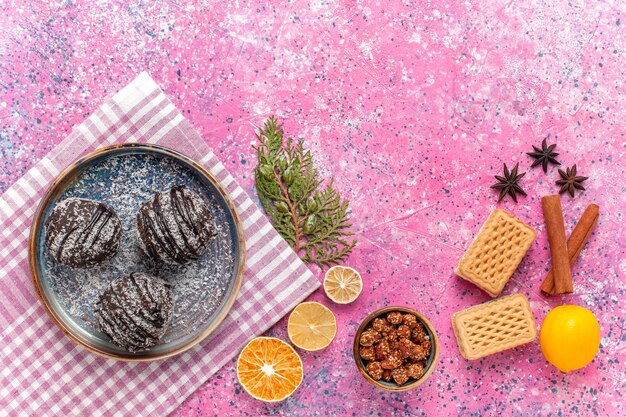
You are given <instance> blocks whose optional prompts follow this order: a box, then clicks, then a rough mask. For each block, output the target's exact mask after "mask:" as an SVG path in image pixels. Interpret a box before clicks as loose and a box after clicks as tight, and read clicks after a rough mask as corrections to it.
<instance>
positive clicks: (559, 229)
mask: <svg viewBox="0 0 626 417" xmlns="http://www.w3.org/2000/svg"><path fill="white" fill-rule="evenodd" d="M541 205H542V206H543V218H544V221H545V222H546V230H547V231H548V242H549V243H550V257H551V258H552V270H553V271H554V273H553V274H554V292H555V293H556V294H565V293H570V292H572V291H574V285H573V284H572V273H571V271H570V267H569V254H568V252H567V241H566V239H565V225H564V224H563V210H562V209H561V197H560V196H559V195H558V194H556V195H547V196H544V197H542V198H541Z"/></svg>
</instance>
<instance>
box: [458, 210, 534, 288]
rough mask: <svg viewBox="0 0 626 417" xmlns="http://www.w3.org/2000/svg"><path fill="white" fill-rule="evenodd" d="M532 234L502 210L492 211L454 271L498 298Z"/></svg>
mask: <svg viewBox="0 0 626 417" xmlns="http://www.w3.org/2000/svg"><path fill="white" fill-rule="evenodd" d="M535 236H536V233H535V231H534V230H533V229H532V228H531V227H530V226H528V225H527V224H526V223H524V222H522V221H521V220H518V219H516V218H515V217H513V216H512V215H511V214H510V213H508V212H507V211H505V210H500V209H498V210H494V211H493V212H492V213H491V215H490V216H489V218H488V219H487V221H486V222H485V224H484V225H483V227H482V228H481V230H480V231H479V233H478V235H477V236H476V239H475V240H474V242H472V244H471V245H470V247H469V249H468V250H467V252H466V253H465V255H463V257H462V258H461V261H460V262H459V265H458V267H457V269H456V273H457V274H458V275H459V276H461V277H462V278H464V279H466V280H468V281H470V282H472V283H474V284H476V285H477V286H478V287H480V288H482V289H483V290H485V291H486V292H487V293H488V294H489V295H491V296H492V297H497V296H498V295H499V294H500V293H501V292H502V290H503V289H504V286H505V285H506V283H507V282H508V281H509V279H510V278H511V276H512V275H513V273H514V272H515V270H516V269H517V266H518V265H519V263H520V262H521V261H522V258H523V257H524V255H526V252H527V251H528V249H530V246H531V245H532V243H533V241H534V240H535Z"/></svg>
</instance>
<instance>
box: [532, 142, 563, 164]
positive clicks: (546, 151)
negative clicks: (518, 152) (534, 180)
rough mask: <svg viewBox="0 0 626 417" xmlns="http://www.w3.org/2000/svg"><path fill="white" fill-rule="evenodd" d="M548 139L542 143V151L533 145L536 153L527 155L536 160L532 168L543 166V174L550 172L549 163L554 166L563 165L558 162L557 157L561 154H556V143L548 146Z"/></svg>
mask: <svg viewBox="0 0 626 417" xmlns="http://www.w3.org/2000/svg"><path fill="white" fill-rule="evenodd" d="M546 139H547V138H546ZM546 139H544V140H543V142H541V149H539V148H538V147H536V146H535V145H533V149H534V150H535V152H527V153H526V155H528V156H532V157H533V158H535V160H534V162H533V164H532V165H531V166H530V167H531V168H533V167H536V166H537V165H539V164H541V167H542V168H543V172H545V173H547V172H548V162H551V163H553V164H554V165H561V163H560V162H559V161H557V160H556V157H557V156H559V154H558V153H556V152H554V148H556V143H553V144H552V145H550V146H548V144H547V142H546Z"/></svg>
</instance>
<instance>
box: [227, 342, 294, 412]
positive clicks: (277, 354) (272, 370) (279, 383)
mask: <svg viewBox="0 0 626 417" xmlns="http://www.w3.org/2000/svg"><path fill="white" fill-rule="evenodd" d="M302 377H303V370H302V360H301V359H300V356H299V355H298V353H297V352H296V351H295V350H294V348H292V347H291V345H289V344H288V343H286V342H283V341H282V340H280V339H276V338H275V337H257V338H256V339H252V340H251V341H250V343H248V344H247V345H246V347H244V348H243V350H242V351H241V353H240V354H239V359H237V379H239V383H240V384H241V386H242V387H243V389H245V390H246V392H247V393H248V394H250V395H252V396H253V397H254V398H256V399H257V400H261V401H268V402H275V401H282V400H284V399H285V398H287V397H289V396H290V395H291V394H293V392H294V391H295V390H296V389H297V388H298V387H299V386H300V383H301V382H302Z"/></svg>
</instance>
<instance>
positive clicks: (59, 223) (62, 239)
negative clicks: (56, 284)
mask: <svg viewBox="0 0 626 417" xmlns="http://www.w3.org/2000/svg"><path fill="white" fill-rule="evenodd" d="M45 232H46V239H45V244H46V247H47V248H48V250H49V251H50V254H51V255H52V257H53V258H54V259H56V260H57V261H58V262H60V263H62V264H65V265H69V266H72V267H76V268H85V267H89V266H94V265H96V264H98V263H100V262H102V261H105V260H107V259H109V258H111V257H113V256H114V255H115V254H116V253H117V249H118V247H119V243H120V236H121V232H122V226H121V224H120V220H119V218H118V216H117V214H116V213H115V211H113V209H112V208H110V207H108V206H106V205H104V204H102V203H100V202H97V201H92V200H85V199H81V198H68V199H65V200H63V201H61V202H59V203H57V204H56V206H55V207H54V208H53V209H52V213H51V214H50V217H48V220H47V221H46V224H45Z"/></svg>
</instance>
